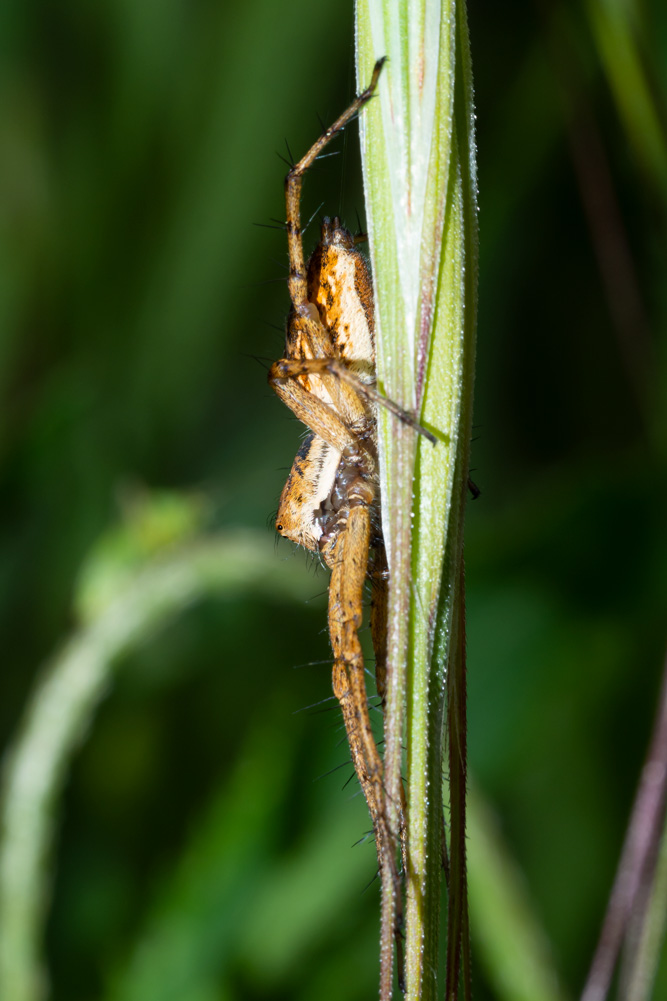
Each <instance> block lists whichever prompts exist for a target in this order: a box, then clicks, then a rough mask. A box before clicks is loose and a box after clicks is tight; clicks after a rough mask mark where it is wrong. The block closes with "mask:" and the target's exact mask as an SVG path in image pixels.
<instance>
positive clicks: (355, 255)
mask: <svg viewBox="0 0 667 1001" xmlns="http://www.w3.org/2000/svg"><path fill="white" fill-rule="evenodd" d="M383 64H384V59H380V60H379V61H378V62H377V63H376V65H375V68H374V70H373V76H372V78H371V81H370V84H369V86H368V87H367V88H366V90H364V91H363V92H362V93H361V94H359V95H358V96H357V97H356V98H355V100H354V101H353V102H352V104H351V105H350V106H349V108H347V109H346V111H344V112H343V114H342V115H340V117H339V118H337V119H336V121H335V122H334V124H333V125H332V126H331V127H330V128H329V129H327V130H326V131H325V132H323V133H322V135H321V136H320V137H319V139H318V140H317V142H315V144H314V145H313V146H312V147H311V148H310V150H309V151H308V152H307V153H306V155H305V156H304V157H303V158H302V159H301V160H299V162H298V163H297V164H296V165H295V166H293V167H292V169H291V170H290V171H289V173H288V174H287V177H286V179H285V200H286V230H287V237H288V248H289V263H290V272H289V279H288V284H289V292H290V298H291V300H292V306H291V310H290V314H289V318H288V324H287V338H286V357H284V358H281V359H280V360H279V361H277V362H275V363H274V364H273V365H272V367H271V369H270V371H269V383H270V384H271V386H272V387H273V389H274V390H275V392H276V393H277V394H278V396H279V397H280V398H281V399H282V400H283V402H284V403H286V404H287V406H288V407H289V408H290V409H291V410H292V411H293V413H294V414H295V415H296V416H297V417H298V418H299V420H300V421H302V422H303V423H304V424H305V425H306V426H307V427H308V428H309V430H310V433H309V434H308V435H307V436H306V438H305V439H304V441H303V444H302V446H301V448H300V449H299V451H298V452H297V455H296V458H295V460H294V463H293V465H292V469H291V471H290V474H289V476H288V478H287V482H286V484H285V487H284V489H283V491H282V494H281V497H280V504H279V509H278V516H277V520H276V528H277V530H278V532H280V534H281V535H283V536H285V537H286V538H288V539H291V540H292V541H293V542H296V543H299V544H300V545H302V546H305V548H306V549H309V550H311V551H313V552H316V553H319V554H320V556H321V557H322V559H323V561H324V562H325V563H326V565H327V566H328V567H329V568H330V569H331V581H330V584H329V609H328V624H329V636H330V640H331V647H332V652H333V656H334V665H333V690H334V694H335V695H336V697H337V699H338V701H339V703H340V706H341V709H342V713H343V720H344V723H345V729H346V733H347V739H348V743H349V746H350V752H351V755H352V761H353V764H354V768H355V771H356V774H357V776H358V779H359V783H360V785H361V788H362V790H363V793H364V796H365V798H366V802H367V804H368V809H369V812H370V815H371V820H372V824H373V831H374V835H375V842H376V849H377V856H378V866H379V868H380V870H382V869H383V868H384V866H389V867H390V869H391V872H392V875H393V877H394V879H395V881H396V884H397V886H398V881H399V873H398V868H397V864H396V844H397V839H396V835H395V834H394V832H392V831H391V830H390V829H389V825H388V822H387V819H386V809H385V798H386V794H385V790H384V784H383V764H382V758H381V757H380V754H379V752H378V749H377V746H376V743H375V738H374V736H373V732H372V729H371V723H370V717H369V711H368V696H367V692H366V683H365V678H364V659H363V653H362V649H361V644H360V642H359V628H360V626H361V623H362V609H363V589H364V585H365V582H366V578H367V577H370V580H371V590H372V597H371V632H372V638H373V646H374V648H375V656H376V683H377V691H378V695H379V696H380V698H381V700H382V701H384V696H385V685H386V616H387V601H386V599H387V566H386V557H385V551H384V543H383V540H382V530H381V526H380V516H379V480H378V447H377V419H376V414H375V408H376V405H377V404H380V405H382V406H385V407H387V408H388V409H389V410H390V411H391V412H392V413H394V414H395V415H396V416H397V417H398V418H399V419H400V420H402V421H404V422H406V423H407V424H409V425H411V426H413V427H414V428H415V429H416V430H417V431H420V432H421V433H423V434H425V435H426V437H428V438H429V439H430V440H432V441H433V442H435V439H434V438H433V436H432V435H430V434H429V433H428V432H426V431H424V430H423V428H420V427H419V425H418V424H417V423H416V421H415V419H414V418H413V417H412V416H411V415H410V414H408V413H407V412H406V411H404V410H402V409H401V408H400V407H399V406H397V405H396V404H395V403H393V402H392V401H390V400H387V399H386V398H385V397H383V396H381V395H380V394H379V393H378V392H377V390H376V389H375V385H374V383H375V344H374V302H373V286H372V282H371V276H370V273H369V268H368V265H367V263H366V261H365V259H364V258H363V256H362V255H361V254H360V253H359V251H358V250H357V249H356V243H357V242H360V241H361V240H362V239H364V237H357V238H355V237H354V236H352V234H351V233H350V232H348V230H347V229H345V228H344V227H343V225H342V224H341V221H340V219H338V218H337V217H335V218H333V219H329V218H325V219H324V220H323V222H322V229H321V239H320V242H319V244H318V246H317V247H316V249H315V251H314V252H313V254H312V256H311V257H310V260H309V261H308V265H307V266H306V263H305V260H304V253H303V243H302V233H301V224H300V201H301V186H302V182H303V176H304V174H305V173H306V171H307V170H308V168H309V167H310V166H311V165H312V163H313V162H314V161H315V160H316V159H317V157H318V156H319V155H320V153H321V152H322V150H323V149H324V147H325V146H326V145H327V144H328V143H329V142H330V141H331V139H333V137H334V136H336V135H337V134H338V133H339V132H340V131H341V130H342V129H343V128H344V127H345V125H347V124H348V123H349V122H350V120H351V119H352V118H354V116H355V115H357V114H358V113H359V111H360V110H361V108H362V107H363V106H364V104H366V102H367V101H368V100H369V99H370V98H371V97H372V95H373V93H374V91H375V88H376V85H377V81H378V77H379V75H380V72H381V70H382V66H383ZM397 898H400V894H397Z"/></svg>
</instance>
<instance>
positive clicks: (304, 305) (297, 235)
mask: <svg viewBox="0 0 667 1001" xmlns="http://www.w3.org/2000/svg"><path fill="white" fill-rule="evenodd" d="M384 62H385V60H384V58H383V59H378V61H377V62H376V64H375V67H374V69H373V76H372V77H371V82H370V83H369V85H368V87H367V88H366V90H364V91H363V92H362V93H361V94H359V95H358V96H357V97H356V98H355V99H354V101H353V102H352V104H351V105H350V106H349V108H347V109H346V110H345V111H344V112H343V114H342V115H340V116H339V117H338V118H337V119H336V121H335V122H334V123H333V125H332V126H331V127H330V128H328V129H327V130H326V132H323V133H322V135H321V136H320V137H319V139H318V140H317V142H315V143H313V145H312V146H311V148H310V149H309V150H308V152H307V153H306V155H305V156H304V157H302V158H301V159H300V160H299V162H298V163H297V164H295V165H294V166H293V167H292V169H291V170H290V172H289V174H288V175H287V177H286V178H285V206H286V213H287V214H286V221H287V242H288V248H289V259H290V274H289V279H288V285H289V293H290V297H291V299H292V302H293V304H294V308H295V310H296V312H297V313H301V312H302V310H303V309H305V310H306V311H307V309H308V306H309V305H310V304H309V302H308V280H307V277H306V265H305V260H304V256H303V241H302V238H301V235H302V234H301V186H302V184H303V175H304V174H305V173H306V171H307V170H308V168H309V167H310V166H312V164H313V163H314V161H315V160H316V159H317V157H318V156H319V155H320V153H321V152H322V150H323V149H324V148H325V146H327V145H328V144H329V143H330V142H331V140H332V139H333V138H334V136H336V135H338V133H339V132H342V130H343V129H344V128H345V126H346V125H347V124H348V122H350V121H351V120H352V119H353V118H354V116H355V115H356V114H357V113H358V112H359V111H360V110H361V108H363V106H364V104H366V102H367V101H368V100H370V98H371V97H372V96H373V93H374V91H375V88H376V86H377V82H378V78H379V76H380V72H381V70H382V67H383V65H384Z"/></svg>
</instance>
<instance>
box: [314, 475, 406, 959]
mask: <svg viewBox="0 0 667 1001" xmlns="http://www.w3.org/2000/svg"><path fill="white" fill-rule="evenodd" d="M372 499H373V490H372V488H371V487H370V486H369V484H367V483H366V482H365V481H364V480H363V479H361V478H360V479H359V481H358V482H357V483H356V484H355V485H354V486H353V487H351V489H350V500H351V505H350V509H349V514H348V518H347V526H346V529H345V531H344V532H340V533H339V535H338V538H337V540H336V545H335V550H334V555H335V558H334V559H332V560H331V565H332V574H331V583H330V585H329V635H330V638H331V647H332V650H333V654H334V668H333V690H334V694H335V695H336V698H337V699H338V701H339V703H340V706H341V710H342V713H343V720H344V723H345V729H346V732H347V739H348V744H349V746H350V751H351V754H352V761H353V763H354V768H355V771H356V773H357V777H358V779H359V784H360V785H361V788H362V790H363V793H364V796H365V799H366V803H367V805H368V810H369V813H370V815H371V820H372V823H373V830H374V833H375V845H376V850H377V857H378V866H379V869H380V872H383V871H385V870H386V869H388V870H389V872H390V873H391V879H392V881H393V884H394V900H395V907H396V911H395V926H394V929H393V934H394V937H395V939H396V945H397V956H398V962H399V978H401V977H402V973H401V966H402V963H401V954H402V953H401V946H402V942H401V935H402V931H401V929H402V924H403V912H402V894H401V876H400V873H399V870H398V867H397V864H396V837H395V834H394V832H393V831H392V830H391V827H390V825H389V823H388V820H387V811H386V806H385V803H386V792H385V788H384V768H383V763H382V758H381V757H380V754H379V751H378V749H377V745H376V743H375V738H374V736H373V731H372V729H371V722H370V717H369V713H368V699H367V692H366V682H365V679H364V658H363V652H362V649H361V644H360V642H359V628H360V626H361V622H362V602H363V588H364V582H365V579H366V574H367V570H368V554H369V546H370V537H371V519H370V507H369V505H370V503H371V502H372ZM355 501H356V503H355ZM403 799H404V797H403V794H402V790H401V853H402V855H404V846H403V840H404V839H403V834H402V832H403V828H404V822H403V816H404V809H405V805H404V802H403ZM383 961H385V960H384V959H383Z"/></svg>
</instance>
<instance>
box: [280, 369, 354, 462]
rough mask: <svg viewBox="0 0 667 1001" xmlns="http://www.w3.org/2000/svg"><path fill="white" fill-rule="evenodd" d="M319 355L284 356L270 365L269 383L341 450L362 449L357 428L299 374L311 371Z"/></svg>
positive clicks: (304, 421)
mask: <svg viewBox="0 0 667 1001" xmlns="http://www.w3.org/2000/svg"><path fill="white" fill-rule="evenodd" d="M319 360H320V359H315V358H311V359H303V360H302V359H292V358H281V359H280V360H279V361H277V362H274V363H273V365H272V366H271V368H270V369H269V384H270V385H271V386H272V388H273V389H274V391H275V392H276V393H277V394H278V396H279V397H280V399H281V400H282V401H283V403H285V404H286V405H287V406H288V407H289V408H290V410H291V411H292V413H293V414H294V416H295V417H297V418H298V419H299V420H300V421H301V422H302V424H305V425H306V427H309V428H310V430H311V431H314V432H315V434H316V435H318V436H319V437H320V438H322V439H324V441H326V442H327V444H329V445H331V446H332V447H333V448H335V449H336V450H337V451H338V452H341V453H342V452H345V451H349V450H352V451H355V450H356V451H359V450H360V449H361V447H362V446H361V445H360V442H359V440H358V438H357V436H356V435H355V434H354V432H353V431H352V430H351V429H350V428H349V427H348V426H347V424H345V423H344V421H342V420H341V418H340V417H339V416H338V414H337V413H336V411H335V410H334V409H333V408H332V407H331V406H329V404H328V403H325V401H324V400H322V399H321V398H320V397H319V396H317V395H316V394H315V393H314V392H313V391H312V390H310V389H306V388H305V387H304V386H303V385H302V384H301V383H300V382H299V381H298V378H297V376H299V375H304V374H306V373H308V372H310V371H311V368H310V366H311V364H312V365H315V368H316V371H318V372H319V371H320V370H319V369H318V368H317V363H318V362H319Z"/></svg>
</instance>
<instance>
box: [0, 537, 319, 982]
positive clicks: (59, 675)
mask: <svg viewBox="0 0 667 1001" xmlns="http://www.w3.org/2000/svg"><path fill="white" fill-rule="evenodd" d="M102 570H104V568H102ZM100 575H102V576H104V573H101V574H100V573H95V574H93V576H96V577H99V576H100ZM310 588H311V584H310V582H309V579H308V577H307V576H306V575H303V574H302V573H301V572H300V568H299V567H298V566H297V565H296V564H292V565H289V564H282V563H280V561H278V560H276V559H275V558H274V555H273V553H272V552H271V550H270V548H269V547H267V546H266V544H265V540H264V537H263V535H262V534H261V533H260V534H259V535H256V534H255V533H253V532H250V531H243V530H239V529H235V530H233V532H229V533H220V534H219V535H218V536H208V537H205V538H202V539H200V540H197V541H196V542H193V543H191V544H188V545H183V546H176V547H174V548H173V549H171V550H169V551H168V552H167V553H163V554H160V555H159V556H156V557H154V558H153V559H151V560H148V561H146V562H145V564H144V565H143V566H140V567H137V569H136V572H135V573H134V574H131V575H130V576H129V577H128V578H127V580H126V581H125V582H124V583H122V584H121V586H120V587H119V589H118V591H117V592H116V593H115V594H113V595H112V596H111V597H110V600H109V601H108V602H107V603H106V605H105V607H104V608H101V609H99V611H98V612H97V614H95V615H94V616H93V617H92V618H91V620H90V621H89V622H86V623H85V624H84V625H83V626H82V627H81V629H79V630H78V631H77V632H76V633H75V634H74V635H73V636H72V638H71V639H70V640H69V642H68V643H66V644H65V645H64V646H63V648H62V650H61V651H60V652H59V653H58V654H56V656H55V657H54V658H53V661H52V662H51V663H50V664H49V665H48V666H47V669H46V670H45V672H44V676H43V679H42V681H41V684H40V685H39V686H38V687H37V688H36V690H35V693H34V695H33V697H32V699H31V701H30V703H29V705H28V707H27V711H26V714H25V719H24V721H23V725H22V728H21V731H20V732H19V734H18V735H17V738H16V741H15V744H14V746H13V748H12V750H11V752H10V753H9V754H8V756H7V759H6V762H5V772H4V776H3V788H2V809H1V813H0V819H1V822H2V839H1V841H0V998H2V999H3V1001H5V999H7V1001H10V999H11V1001H39V999H41V998H43V997H45V996H46V995H47V990H46V978H45V974H44V971H43V966H42V956H41V950H42V933H43V923H44V915H45V910H46V905H47V902H48V895H49V892H50V886H51V880H50V867H49V856H50V851H51V846H52V841H53V837H54V830H55V827H56V823H57V803H58V798H59V794H60V792H61V789H62V785H63V782H64V778H65V775H66V773H67V769H68V767H69V764H70V761H71V758H72V755H73V754H74V752H75V751H76V749H77V747H78V745H79V743H80V742H81V740H82V739H83V737H84V735H85V734H86V732H87V730H88V728H89V727H90V725H91V721H92V718H93V716H94V713H95V711H96V709H97V706H98V705H99V702H100V700H101V699H102V698H103V696H104V694H105V693H106V691H107V690H108V687H109V685H110V684H111V679H112V674H113V668H114V665H115V663H116V662H117V661H118V659H119V658H120V657H121V656H122V655H123V654H125V653H127V652H128V651H129V650H131V649H134V648H136V647H137V646H138V645H140V644H141V643H142V642H145V640H146V639H147V638H148V637H149V636H150V635H152V634H153V633H154V632H155V631H156V630H158V629H160V628H163V627H164V626H165V625H167V624H168V623H170V622H171V621H173V618H174V617H175V616H176V615H177V614H179V613H180V612H182V611H183V609H185V608H186V607H188V606H189V605H191V604H192V603H193V602H195V601H197V600H200V599H201V598H202V597H204V596H206V595H210V594H222V595H224V594H233V595H236V594H238V593H239V592H243V591H244V590H252V591H255V592H258V593H268V594H269V595H271V596H275V595H280V596H281V598H282V599H283V600H288V601H289V600H290V599H291V598H294V597H296V598H297V599H298V600H300V601H303V600H305V598H306V597H308V595H309V594H310ZM84 604H86V603H85V602H84Z"/></svg>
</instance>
